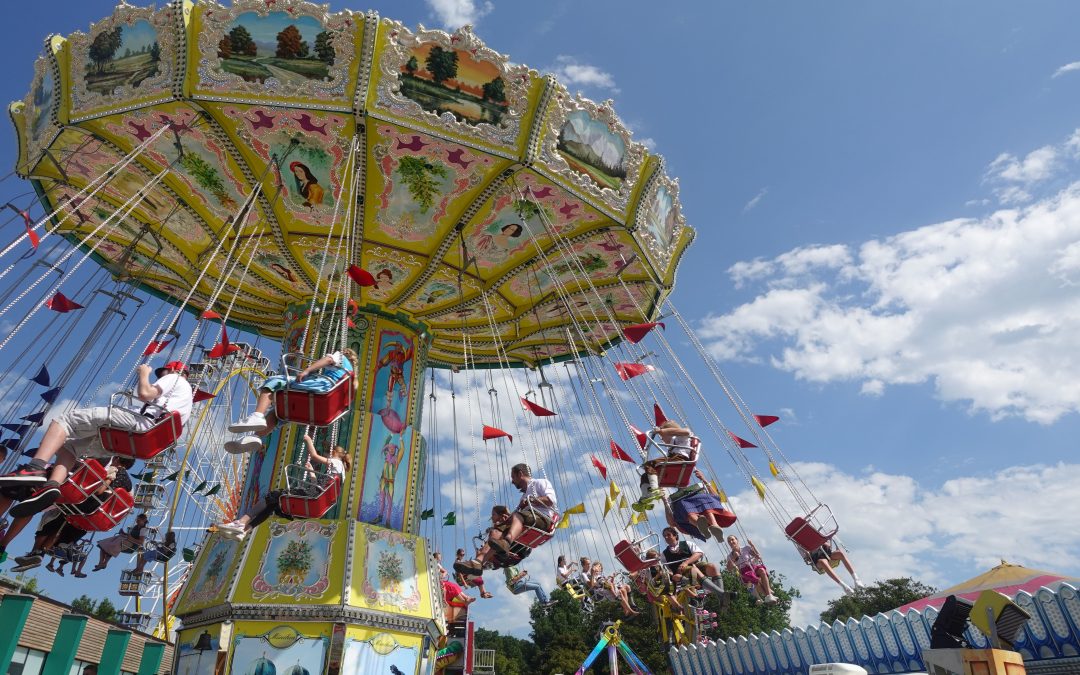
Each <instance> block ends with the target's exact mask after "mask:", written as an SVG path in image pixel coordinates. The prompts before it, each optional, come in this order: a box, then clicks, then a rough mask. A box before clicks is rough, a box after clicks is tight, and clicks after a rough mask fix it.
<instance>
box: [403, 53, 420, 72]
mask: <svg viewBox="0 0 1080 675" xmlns="http://www.w3.org/2000/svg"><path fill="white" fill-rule="evenodd" d="M419 67H420V62H419V61H417V60H416V57H415V56H410V57H409V60H408V61H406V62H405V72H406V73H408V74H409V75H412V76H414V77H415V76H416V69H417V68H419Z"/></svg>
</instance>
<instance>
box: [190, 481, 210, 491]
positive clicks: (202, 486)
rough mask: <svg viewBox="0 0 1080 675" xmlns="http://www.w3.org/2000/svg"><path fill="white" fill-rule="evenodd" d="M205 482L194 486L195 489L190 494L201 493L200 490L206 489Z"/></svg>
mask: <svg viewBox="0 0 1080 675" xmlns="http://www.w3.org/2000/svg"><path fill="white" fill-rule="evenodd" d="M206 482H207V481H203V482H201V483H199V484H198V485H196V486H195V489H194V490H192V492H193V493H198V492H202V489H203V488H204V487H206Z"/></svg>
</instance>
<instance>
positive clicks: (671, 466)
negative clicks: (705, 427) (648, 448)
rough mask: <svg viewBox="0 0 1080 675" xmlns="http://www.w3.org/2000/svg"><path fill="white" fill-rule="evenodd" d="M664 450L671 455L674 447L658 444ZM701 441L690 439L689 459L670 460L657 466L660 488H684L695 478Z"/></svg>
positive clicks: (695, 438)
mask: <svg viewBox="0 0 1080 675" xmlns="http://www.w3.org/2000/svg"><path fill="white" fill-rule="evenodd" d="M657 445H658V446H660V447H661V448H662V449H664V450H666V451H667V452H669V453H670V450H671V448H672V447H674V446H671V445H668V444H662V443H657ZM700 448H701V441H700V440H699V439H698V438H697V437H696V436H692V437H691V438H690V457H689V458H688V459H677V460H673V459H669V460H667V461H665V462H662V463H660V464H658V465H657V466H656V475H657V480H658V482H659V485H660V487H663V488H684V487H686V486H687V485H689V484H690V481H691V480H693V478H694V469H695V468H697V460H698V451H699V450H700Z"/></svg>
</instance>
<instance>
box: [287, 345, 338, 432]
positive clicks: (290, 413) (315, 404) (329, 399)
mask: <svg viewBox="0 0 1080 675" xmlns="http://www.w3.org/2000/svg"><path fill="white" fill-rule="evenodd" d="M312 361H314V359H310V358H308V357H306V356H304V355H303V354H297V353H289V354H283V355H282V356H281V364H282V368H283V372H284V373H285V375H286V376H291V377H296V375H297V374H298V373H299V372H300V370H301V368H299V367H297V366H299V365H300V364H302V363H305V362H306V363H311V362H312ZM292 364H295V365H292ZM353 377H354V374H353V372H352V371H349V372H347V373H345V377H343V378H341V379H340V380H338V381H337V383H336V384H334V386H333V387H331V388H330V391H327V392H325V393H315V392H307V391H300V390H296V389H290V388H289V387H285V388H284V389H282V390H281V391H278V392H275V394H274V414H275V415H276V416H277V418H278V419H279V420H281V421H283V422H293V423H295V424H305V425H309V426H313V427H325V426H329V425H331V424H333V423H334V422H336V421H337V420H339V419H340V418H341V417H342V416H343V415H345V413H347V412H349V410H351V409H352V404H353V393H354V389H355V387H354V386H353Z"/></svg>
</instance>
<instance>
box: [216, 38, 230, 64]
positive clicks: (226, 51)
mask: <svg viewBox="0 0 1080 675" xmlns="http://www.w3.org/2000/svg"><path fill="white" fill-rule="evenodd" d="M217 55H218V58H219V59H227V58H229V57H230V56H232V40H230V39H229V36H228V35H226V36H225V37H223V38H221V42H219V43H218V45H217Z"/></svg>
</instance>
